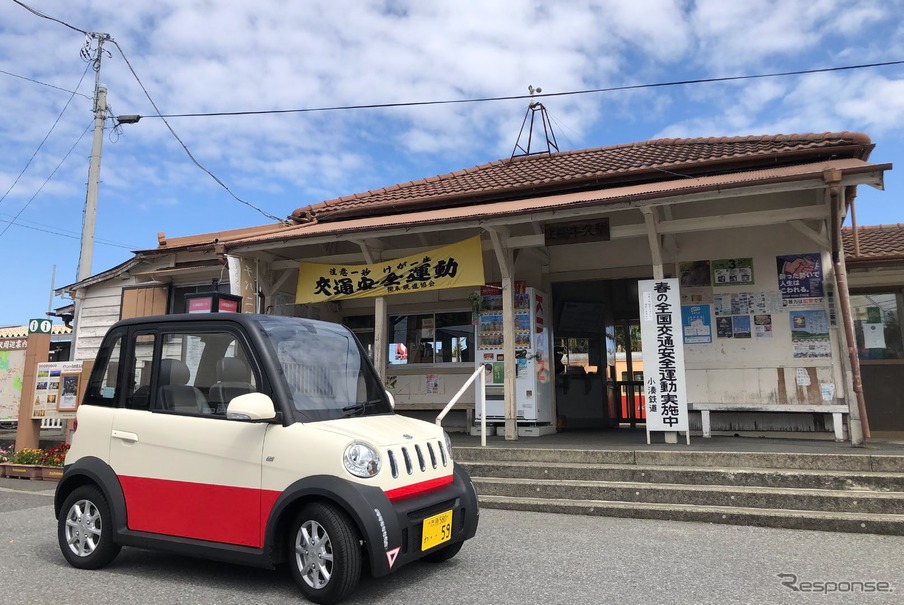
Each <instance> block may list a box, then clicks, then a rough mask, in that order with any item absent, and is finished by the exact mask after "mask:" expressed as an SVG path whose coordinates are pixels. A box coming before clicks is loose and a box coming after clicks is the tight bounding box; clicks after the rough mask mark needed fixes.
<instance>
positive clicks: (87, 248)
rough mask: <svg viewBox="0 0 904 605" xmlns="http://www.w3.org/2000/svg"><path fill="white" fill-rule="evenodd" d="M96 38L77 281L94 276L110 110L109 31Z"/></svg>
mask: <svg viewBox="0 0 904 605" xmlns="http://www.w3.org/2000/svg"><path fill="white" fill-rule="evenodd" d="M92 37H93V38H94V39H96V40H97V52H96V53H95V55H94V59H93V61H94V142H93V144H92V145H91V162H90V164H89V165H88V195H87V196H86V198H85V222H84V225H83V226H82V246H81V252H80V253H79V262H78V274H77V276H76V279H77V281H82V280H83V279H86V278H88V277H90V276H91V262H92V260H93V259H94V227H95V223H96V222H97V191H98V187H99V186H100V154H101V149H102V148H103V144H104V118H105V117H106V114H107V89H106V87H104V86H101V84H100V62H101V59H102V58H103V56H104V54H103V53H104V42H105V41H106V40H109V39H110V36H109V35H108V34H97V33H95V34H92Z"/></svg>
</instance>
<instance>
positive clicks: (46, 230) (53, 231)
mask: <svg viewBox="0 0 904 605" xmlns="http://www.w3.org/2000/svg"><path fill="white" fill-rule="evenodd" d="M3 216H12V215H8V214H7V215H3ZM0 223H9V224H10V225H12V224H15V226H16V227H19V228H21V229H31V230H32V231H39V232H41V233H49V234H50V235H59V236H60V237H68V238H69V239H76V240H77V239H81V235H73V234H72V233H67V232H65V231H59V230H56V229H54V228H53V227H50V226H48V225H41V223H35V225H40V227H36V226H34V225H27V224H25V223H24V222H22V221H21V220H15V218H13V220H7V219H5V218H0ZM41 227H44V228H43V229H42V228H41ZM94 242H95V243H97V244H103V245H105V246H113V247H116V248H125V249H126V250H137V249H138V248H140V247H141V246H128V245H126V244H120V243H118V242H114V241H110V240H102V239H95V240H94Z"/></svg>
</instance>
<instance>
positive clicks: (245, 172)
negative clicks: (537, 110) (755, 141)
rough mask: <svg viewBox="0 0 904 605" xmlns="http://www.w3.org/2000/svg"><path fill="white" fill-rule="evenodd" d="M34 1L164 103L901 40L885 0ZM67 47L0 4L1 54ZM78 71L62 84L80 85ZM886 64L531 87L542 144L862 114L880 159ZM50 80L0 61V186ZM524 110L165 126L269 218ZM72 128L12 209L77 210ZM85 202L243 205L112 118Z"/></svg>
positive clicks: (57, 57)
mask: <svg viewBox="0 0 904 605" xmlns="http://www.w3.org/2000/svg"><path fill="white" fill-rule="evenodd" d="M33 3H34V4H35V6H36V7H37V8H39V9H40V10H42V11H45V12H47V13H49V14H52V15H53V16H54V17H58V18H60V19H63V20H65V21H68V22H71V23H73V24H74V25H76V26H78V27H82V28H85V29H88V30H90V31H98V32H106V33H109V34H111V35H112V36H113V38H114V39H115V40H116V41H117V42H118V43H119V44H120V45H121V47H122V49H123V51H124V52H125V54H126V56H127V57H128V59H129V61H130V62H131V64H132V66H133V67H134V68H135V70H136V72H137V73H138V75H139V77H140V78H141V81H142V82H143V84H144V85H145V86H146V87H147V89H148V91H149V92H150V93H151V95H152V96H153V98H154V99H155V100H156V102H157V103H158V105H159V107H160V109H161V110H162V111H163V112H165V113H188V112H215V111H236V110H267V109H294V108H314V107H328V106H346V105H358V104H374V103H397V102H409V101H429V100H445V99H467V98H477V97H495V96H509V95H521V94H526V93H527V86H528V85H529V84H532V85H534V86H541V87H542V88H543V90H544V92H546V93H555V92H565V91H575V90H585V89H598V88H607V87H613V86H624V85H635V84H643V83H654V82H665V81H678V80H690V79H697V78H707V77H713V76H725V75H730V76H734V75H740V74H750V73H763V72H777V71H790V70H796V69H806V68H813V67H826V66H831V65H846V64H855V63H866V62H880V61H889V60H895V59H901V58H902V57H904V21H902V20H901V18H900V15H901V14H904V0H887V1H880V0H862V1H858V2H856V3H851V2H844V1H843V0H746V1H729V0H572V1H568V2H564V1H562V2H549V1H544V0H431V1H429V2H427V1H423V0H360V1H358V0H305V1H304V2H298V1H294V2H293V1H278V2H275V1H271V2H247V1H246V0H153V1H151V0H131V1H130V2H114V1H113V0H65V1H64V0H43V1H42V0H33ZM83 43H84V40H83V38H82V36H80V35H79V34H77V33H74V32H72V31H71V30H68V29H66V28H64V27H62V26H60V25H58V24H55V23H52V22H49V21H46V20H42V19H40V18H38V17H35V16H34V15H31V14H29V13H28V12H27V11H25V10H24V9H22V8H21V7H19V6H17V5H15V4H14V3H12V2H6V3H0V69H2V70H5V71H7V72H12V73H15V74H21V75H24V76H27V77H30V78H34V79H36V80H40V81H42V82H47V83H50V84H53V85H55V86H59V87H62V88H65V89H69V90H71V89H72V88H73V87H75V86H76V84H77V82H78V80H79V77H80V76H81V75H82V73H83V71H84V69H85V63H84V62H83V61H82V60H81V58H79V56H78V51H79V50H80V48H81V47H82V44H83ZM106 48H107V49H108V50H110V51H111V56H109V57H106V58H105V59H104V62H103V67H102V70H101V79H102V81H103V83H104V84H106V86H107V87H108V89H109V97H108V100H109V102H110V104H111V106H112V111H113V112H114V113H115V114H131V113H139V114H142V115H144V116H150V115H152V114H153V108H152V107H151V105H150V103H149V102H148V101H147V99H146V98H145V96H144V93H143V92H142V91H141V89H140V87H139V86H138V84H137V82H136V81H135V79H134V77H133V75H132V74H131V73H130V71H129V69H128V67H127V66H126V64H125V62H124V61H123V59H122V57H121V56H120V55H119V52H118V50H117V48H116V46H115V45H113V44H112V43H108V44H107V45H106ZM92 76H93V72H89V73H88V75H87V76H86V80H85V82H84V83H83V85H82V87H81V88H80V91H81V92H83V93H85V94H88V95H90V94H91V91H92V87H93V77H92ZM902 82H904V69H902V68H884V69H874V70H869V71H863V72H843V73H837V74H821V75H814V76H810V77H806V78H803V77H796V78H780V79H768V80H752V81H743V82H734V83H729V84H706V85H692V86H681V87H662V88H651V89H641V90H632V91H621V92H612V93H599V94H594V95H575V96H556V97H550V98H544V99H542V102H543V103H544V105H545V106H546V107H547V108H548V109H549V115H550V117H551V118H552V120H553V124H554V128H555V132H556V135H557V136H558V139H559V143H560V146H561V148H562V149H571V148H575V147H595V146H601V145H607V144H618V143H623V142H630V141H640V140H645V139H649V138H655V137H660V136H665V137H672V136H680V137H685V136H687V137H697V136H722V135H735V134H751V133H763V134H766V133H769V134H771V133H777V132H795V131H798V132H799V131H820V130H829V129H831V130H835V129H850V130H865V131H867V132H869V133H870V134H871V135H872V136H873V138H874V140H876V141H877V144H878V146H877V153H876V155H877V157H878V156H882V157H883V158H888V161H890V160H893V159H895V156H894V154H895V153H902V154H904V151H901V150H900V149H899V146H900V143H899V142H898V141H899V140H900V135H901V130H902V128H901V126H902V120H904V109H902V101H901V99H904V90H902ZM67 97H68V94H67V93H66V92H62V91H58V90H53V89H51V88H47V87H45V86H40V85H38V84H33V83H30V82H27V81H24V80H21V79H19V78H14V77H12V76H7V75H4V74H0V150H2V157H3V158H4V164H3V166H2V167H0V192H2V191H5V190H6V189H7V188H8V187H9V186H10V185H11V183H12V180H13V179H14V178H15V175H16V174H18V171H19V170H20V169H21V167H22V166H24V164H25V162H26V161H27V160H28V158H29V157H30V155H31V153H33V152H34V149H35V148H36V147H37V144H38V143H39V142H40V140H41V138H43V136H44V135H45V134H46V132H47V130H48V128H49V127H50V124H52V122H53V120H54V119H56V117H57V116H58V115H59V114H60V111H61V109H62V106H63V104H64V103H65V101H66V99H67ZM526 107H527V100H517V101H508V102H499V103H474V104H461V105H436V106H429V107H406V108H395V109H375V110H373V109H372V110H360V111H337V112H325V113H300V114H283V115H272V116H244V117H219V118H209V117H206V118H173V119H172V120H171V121H170V123H171V124H172V126H173V128H174V129H175V130H176V132H177V133H178V134H179V136H180V137H181V138H182V139H183V141H185V143H186V144H187V145H188V147H189V149H191V151H192V153H193V154H194V155H195V157H196V158H197V159H198V160H199V161H200V162H201V163H202V164H204V165H205V166H206V167H208V168H209V169H211V170H212V171H213V172H214V173H215V174H216V175H217V176H218V177H220V178H222V180H223V181H224V182H225V183H226V184H227V185H228V186H229V187H230V188H231V189H232V190H233V191H234V192H235V193H236V195H239V196H240V197H242V198H244V199H247V200H248V201H249V202H252V203H254V204H255V205H257V206H260V207H261V208H264V209H265V210H267V211H268V212H270V213H272V214H276V215H278V216H284V215H287V214H288V213H289V212H291V210H292V209H294V208H295V207H298V206H302V205H306V204H310V203H317V202H319V201H322V200H324V199H329V198H333V197H336V196H341V195H347V194H351V193H355V192H358V191H362V190H365V189H371V188H378V187H381V186H386V185H391V184H393V183H396V182H404V181H407V180H411V179H418V178H423V177H427V176H431V175H433V174H437V173H444V172H449V171H452V170H458V169H461V168H466V167H468V166H471V165H474V164H479V163H484V162H487V161H492V160H495V159H498V158H504V157H508V155H509V154H510V153H511V151H512V147H513V146H514V144H515V138H516V137H517V134H518V129H519V127H520V126H521V122H522V119H523V117H524V112H525V109H526ZM91 117H92V114H91V105H90V101H88V100H87V99H85V98H84V97H81V96H76V97H75V99H74V100H73V103H72V106H71V107H70V108H69V109H68V110H67V111H66V113H65V114H64V115H63V118H62V119H61V120H60V123H59V125H58V126H57V128H56V130H55V131H54V133H53V135H52V136H51V138H50V139H49V140H48V142H47V144H46V145H45V148H44V149H42V151H41V153H40V154H38V156H37V157H36V158H35V161H34V163H33V165H32V167H30V168H29V171H28V172H27V173H26V175H25V176H24V177H23V179H22V181H21V182H20V185H19V186H17V187H16V189H15V190H14V191H13V193H12V194H11V197H10V198H9V200H7V202H4V203H3V204H2V205H0V212H9V209H10V208H18V207H20V206H17V204H19V205H20V204H23V203H24V201H25V200H26V199H28V197H29V196H30V195H32V194H33V193H34V191H35V190H36V188H37V187H38V186H39V185H40V182H42V180H43V179H44V178H46V176H47V175H48V174H49V173H50V171H51V170H52V169H53V167H54V166H55V165H56V164H57V163H58V162H59V159H60V158H61V157H62V155H63V154H64V153H65V151H66V150H67V149H68V148H69V147H70V146H71V145H72V143H74V142H75V140H76V139H77V137H78V136H79V134H80V133H81V132H82V130H83V129H84V128H85V127H86V126H88V125H89V124H90V122H91ZM107 134H108V135H109V134H110V133H107ZM89 144H90V137H86V138H85V140H83V141H82V144H81V145H80V146H79V147H78V148H77V150H76V152H74V153H73V155H72V156H71V157H70V159H69V160H68V161H67V162H66V163H65V164H64V165H63V166H62V167H61V169H60V171H59V173H58V174H57V175H56V176H55V177H54V179H53V180H52V181H51V182H50V183H48V185H47V187H46V188H45V190H44V191H43V192H42V193H41V194H40V195H39V196H38V197H37V198H36V199H35V202H34V204H33V208H31V207H30V208H29V210H28V211H27V212H26V213H25V215H23V218H28V217H29V216H32V218H34V217H35V216H37V215H32V214H31V212H32V210H33V209H34V210H35V211H37V212H46V211H47V210H48V209H54V210H57V211H58V214H59V217H58V220H59V221H61V222H63V223H66V224H69V225H79V224H80V221H81V214H80V208H81V204H82V203H83V200H84V187H85V182H86V180H87V179H86V173H87V161H88V153H89V152H88V145H89ZM892 149H894V152H893V153H891V157H889V151H890V150H892ZM894 178H896V177H895V176H894V175H892V177H891V179H890V181H889V182H890V183H891V184H892V186H893V182H894V181H893V179H894ZM101 208H102V210H103V212H101V213H100V214H102V216H101V220H99V229H101V230H102V229H103V228H106V227H105V226H106V225H107V224H109V225H113V226H112V227H110V228H111V229H113V230H114V232H113V233H107V234H104V233H102V232H100V233H99V234H98V237H99V238H100V239H104V237H106V239H111V240H116V241H122V240H126V241H138V242H147V245H153V242H154V241H155V239H154V238H155V237H156V232H157V231H166V232H167V234H168V235H171V236H175V235H177V234H181V235H185V234H191V233H200V232H205V231H211V230H216V229H221V228H230V227H238V226H244V225H249V224H259V223H260V222H264V219H263V218H262V217H261V216H260V215H259V214H257V213H255V212H254V211H253V210H250V209H248V208H247V207H245V206H242V205H241V204H238V203H237V202H235V201H234V200H232V199H231V198H230V197H229V195H228V194H227V193H226V192H225V191H223V190H222V189H221V188H220V187H219V186H218V185H217V184H216V183H214V182H213V180H212V179H211V178H210V177H209V176H207V175H206V174H204V173H202V172H201V171H200V170H198V169H197V168H196V167H195V166H194V165H193V164H192V163H191V161H190V160H189V159H188V158H187V157H186V155H185V152H184V151H183V150H182V148H181V147H180V145H179V143H177V142H176V141H175V140H174V139H173V137H172V135H171V134H170V133H169V131H168V130H167V129H166V128H165V126H164V125H163V124H162V122H161V121H160V120H159V119H154V118H151V117H145V118H144V119H142V120H141V122H139V123H138V124H134V125H128V126H123V130H122V135H121V137H120V138H119V140H118V141H116V142H114V140H111V139H110V138H109V136H107V137H106V138H105V140H104V152H103V168H102V184H101ZM136 211H137V212H138V213H139V214H140V216H141V217H142V218H141V219H140V220H134V218H133V216H132V214H133V213H135V212H136ZM108 221H109V222H108ZM11 231H13V230H11ZM5 246H9V247H15V246H16V244H15V243H14V240H10V239H9V237H8V236H7V237H6V238H0V254H3V253H4V251H7V252H8V250H9V248H5ZM45 248H48V249H50V248H52V246H45ZM103 258H107V259H109V260H110V261H111V262H112V261H113V260H114V259H113V257H110V256H105V257H103ZM56 260H58V259H54V261H53V262H56ZM121 260H123V258H118V259H115V262H119V261H121ZM36 262H40V261H39V260H37V259H36ZM61 262H63V261H61ZM0 323H3V322H2V318H0Z"/></svg>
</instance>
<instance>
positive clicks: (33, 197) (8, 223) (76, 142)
mask: <svg viewBox="0 0 904 605" xmlns="http://www.w3.org/2000/svg"><path fill="white" fill-rule="evenodd" d="M92 126H93V123H92V124H90V125H88V127H87V128H85V130H83V131H82V134H80V135H79V137H78V139H77V140H76V141H75V143H73V144H72V147H70V148H69V151H67V152H66V155H64V156H63V159H62V160H60V163H59V164H57V165H56V168H54V169H53V171H52V172H51V173H50V175H49V176H48V177H47V178H46V179H44V182H43V183H41V186H40V187H38V190H37V191H35V193H34V195H32V196H31V197H30V198H28V201H27V202H25V205H24V206H22V209H21V210H19V212H18V213H17V214H16V216H15V217H13V220H11V221H8V222H7V224H6V227H4V228H3V231H0V237H3V235H4V234H5V233H6V232H7V231H9V228H10V227H11V226H12V225H13V224H14V223H15V222H16V221H17V220H18V219H19V217H20V216H22V213H23V212H25V210H26V209H27V208H28V207H29V206H30V205H31V203H32V202H33V201H34V199H35V198H36V197H38V194H39V193H41V191H42V190H43V189H44V186H45V185H46V184H47V183H49V182H50V179H52V178H53V175H55V174H56V172H57V170H59V169H60V166H62V165H63V162H65V161H66V159H67V158H68V157H69V155H70V154H71V153H72V151H73V150H74V149H75V148H76V147H77V146H78V144H79V143H81V142H82V138H83V137H84V136H85V135H86V134H87V133H88V131H89V130H91V127H92Z"/></svg>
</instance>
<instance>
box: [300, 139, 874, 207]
mask: <svg viewBox="0 0 904 605" xmlns="http://www.w3.org/2000/svg"><path fill="white" fill-rule="evenodd" d="M872 148H873V145H872V143H871V142H870V138H869V137H868V136H867V135H865V134H862V133H852V132H839V133H822V134H792V135H772V136H748V137H721V138H697V139H659V140H654V141H645V142H640V143H628V144H623V145H614V146H610V147H599V148H595V149H582V150H576V151H566V152H561V153H555V154H552V155H547V154H542V155H531V156H521V157H516V158H513V159H511V160H499V161H496V162H491V163H488V164H483V165H480V166H475V167H473V168H467V169H464V170H459V171H457V172H452V173H449V174H444V175H439V176H434V177H430V178H426V179H421V180H418V181H411V182H409V183H404V184H400V185H393V186H391V187H386V188H383V189H377V190H373V191H367V192H364V193H358V194H353V195H349V196H344V197H340V198H336V199H333V200H328V201H325V202H321V203H318V204H313V205H310V206H306V207H303V208H299V209H297V210H295V211H294V212H293V213H292V216H291V217H290V218H292V219H293V220H296V221H298V222H309V221H311V220H313V219H316V220H317V221H319V222H323V221H331V220H345V219H349V218H354V217H363V216H372V215H375V214H381V215H386V214H397V213H400V212H405V211H410V210H413V209H428V208H438V207H453V206H464V205H470V204H476V203H482V202H486V201H490V200H492V201H502V200H506V199H519V198H525V197H538V196H543V195H551V194H555V193H563V192H567V191H577V190H581V189H585V188H595V189H600V188H605V187H610V186H621V185H625V184H633V183H644V182H651V181H666V180H674V179H681V178H686V177H687V176H703V175H711V174H719V173H724V172H734V171H737V170H750V169H754V168H765V167H776V166H783V165H790V164H797V163H806V162H814V161H819V160H825V159H833V158H858V159H863V160H865V159H867V158H868V157H869V153H870V151H871V150H872Z"/></svg>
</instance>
